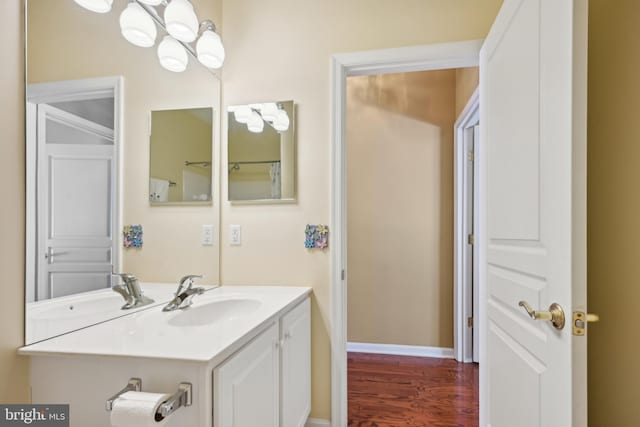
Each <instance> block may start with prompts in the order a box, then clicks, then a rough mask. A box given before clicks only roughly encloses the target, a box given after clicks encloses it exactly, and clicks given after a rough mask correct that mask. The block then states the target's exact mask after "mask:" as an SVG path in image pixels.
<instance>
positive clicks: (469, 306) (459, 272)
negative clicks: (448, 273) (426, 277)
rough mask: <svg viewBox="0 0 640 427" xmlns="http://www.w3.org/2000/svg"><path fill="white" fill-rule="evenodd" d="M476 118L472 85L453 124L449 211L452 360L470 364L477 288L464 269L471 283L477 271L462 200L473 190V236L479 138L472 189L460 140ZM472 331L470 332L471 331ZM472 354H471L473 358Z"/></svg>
mask: <svg viewBox="0 0 640 427" xmlns="http://www.w3.org/2000/svg"><path fill="white" fill-rule="evenodd" d="M479 120H480V89H479V88H476V90H475V91H474V92H473V94H472V95H471V97H470V98H469V101H468V102H467V105H466V106H465V107H464V109H463V110H462V112H461V113H460V116H459V117H458V119H457V120H456V123H455V124H454V143H453V158H454V165H453V167H454V174H453V191H454V198H453V212H454V216H455V218H454V234H453V252H454V254H453V265H454V268H453V319H454V320H453V353H454V356H455V359H456V360H457V361H458V362H464V363H471V362H474V359H475V360H476V361H477V360H478V359H479V355H478V354H476V355H474V351H473V342H474V337H477V338H479V326H480V320H479V310H477V309H475V310H474V307H477V305H478V302H477V295H478V294H479V292H478V289H475V291H474V289H473V286H472V283H471V282H470V281H468V280H467V277H468V273H469V272H468V269H469V268H470V267H472V268H473V271H472V272H471V274H472V275H473V283H476V284H477V283H478V282H479V274H478V259H479V248H480V246H479V245H478V244H477V242H474V244H473V257H472V258H473V262H471V260H470V259H469V258H470V257H469V256H468V252H467V251H466V250H465V249H466V248H467V245H468V243H467V241H466V240H467V239H466V236H465V235H466V234H469V230H468V227H467V224H466V215H467V211H466V208H467V207H468V206H467V205H468V204H467V203H466V200H467V199H468V196H469V191H473V193H474V202H473V207H472V209H473V212H474V213H473V215H474V221H473V224H474V226H473V230H471V234H473V235H474V237H476V236H477V235H478V225H479V221H478V214H479V209H478V200H479V196H480V188H479V179H478V178H479V174H478V172H479V171H478V167H479V161H478V159H479V157H480V156H481V153H480V141H475V142H474V162H475V165H476V166H477V167H475V168H474V184H473V187H474V188H473V190H471V189H470V188H469V187H468V185H467V182H466V180H465V176H466V173H467V164H468V163H467V160H468V159H467V157H466V155H465V154H466V152H465V150H464V147H463V145H464V142H465V138H466V135H465V134H466V133H467V132H468V129H469V128H470V127H472V126H473V125H474V124H476V123H478V122H479ZM470 317H473V323H474V324H473V327H474V329H471V328H469V327H467V320H466V319H468V318H470ZM475 331H477V332H476V334H475V335H474V332H475ZM474 356H475V357H474Z"/></svg>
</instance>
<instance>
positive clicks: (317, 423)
mask: <svg viewBox="0 0 640 427" xmlns="http://www.w3.org/2000/svg"><path fill="white" fill-rule="evenodd" d="M304 427H331V421H329V420H321V419H318V418H309V419H308V420H307V423H306V424H305V425H304Z"/></svg>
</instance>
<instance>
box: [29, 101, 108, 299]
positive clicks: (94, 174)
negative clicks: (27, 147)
mask: <svg viewBox="0 0 640 427" xmlns="http://www.w3.org/2000/svg"><path fill="white" fill-rule="evenodd" d="M37 115H38V119H37V141H38V143H37V144H38V153H37V158H38V160H37V169H38V178H37V179H38V182H37V222H38V225H37V235H38V238H37V240H38V248H37V260H38V262H37V278H38V280H37V286H36V292H37V295H36V300H43V299H47V298H54V297H60V296H64V295H68V294H74V293H77V292H85V291H91V290H95V289H100V288H107V287H109V286H111V271H112V260H113V251H114V244H115V238H114V203H113V202H114V190H115V189H114V187H115V165H114V155H115V150H114V139H113V130H112V129H108V128H105V127H103V126H100V125H98V124H96V123H93V122H90V121H88V120H85V119H83V118H81V117H78V116H75V115H73V114H69V113H67V112H65V111H62V110H59V109H56V108H54V107H51V106H48V105H44V104H40V105H38V111H37Z"/></svg>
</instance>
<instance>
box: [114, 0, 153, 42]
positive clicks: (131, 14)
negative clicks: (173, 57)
mask: <svg viewBox="0 0 640 427" xmlns="http://www.w3.org/2000/svg"><path fill="white" fill-rule="evenodd" d="M120 31H121V32H122V36H123V37H124V38H125V39H127V41H129V42H130V43H132V44H134V45H136V46H140V47H151V46H153V45H154V44H155V42H156V37H157V35H158V30H157V28H156V24H155V23H154V22H153V19H151V17H150V16H149V14H148V13H147V12H145V10H144V9H143V8H142V6H140V5H139V4H138V3H129V4H128V5H127V7H126V9H125V10H123V11H122V13H121V14H120Z"/></svg>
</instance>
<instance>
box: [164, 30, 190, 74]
mask: <svg viewBox="0 0 640 427" xmlns="http://www.w3.org/2000/svg"><path fill="white" fill-rule="evenodd" d="M158 59H159V60H160V65H162V66H163V67H164V68H165V69H167V70H169V71H173V72H174V73H181V72H183V71H184V70H186V69H187V65H188V64H189V56H188V55H187V51H186V50H185V49H184V46H182V45H181V44H180V43H178V41H177V40H176V39H174V38H173V37H171V36H165V37H164V39H162V41H161V42H160V45H159V46H158Z"/></svg>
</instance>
